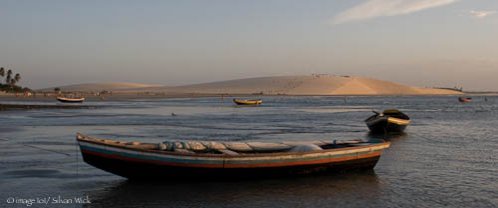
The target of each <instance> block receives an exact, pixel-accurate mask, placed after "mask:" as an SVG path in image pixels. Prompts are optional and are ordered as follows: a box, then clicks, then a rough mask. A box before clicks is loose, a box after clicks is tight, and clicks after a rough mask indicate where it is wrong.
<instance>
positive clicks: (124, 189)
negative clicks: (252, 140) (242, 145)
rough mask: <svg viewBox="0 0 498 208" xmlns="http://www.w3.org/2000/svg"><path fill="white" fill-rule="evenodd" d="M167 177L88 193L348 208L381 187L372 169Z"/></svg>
mask: <svg viewBox="0 0 498 208" xmlns="http://www.w3.org/2000/svg"><path fill="white" fill-rule="evenodd" d="M165 181H166V183H164V182H158V183H144V182H133V181H128V180H116V181H114V182H113V183H111V184H109V185H108V186H107V187H106V188H104V189H102V190H101V191H97V192H95V191H91V192H89V193H88V195H89V197H90V199H91V200H92V204H91V205H90V206H89V207H94V205H98V206H102V207H109V206H118V207H122V206H132V207H135V206H145V207H165V206H167V207H199V206H202V207H206V206H207V207H260V206H265V207H270V206H271V207H296V206H307V205H309V206H318V207H341V206H342V207H344V206H351V205H352V204H351V203H353V204H354V203H358V204H363V205H365V202H368V204H371V205H372V206H374V205H375V204H378V202H377V200H378V198H379V196H378V195H379V193H380V191H379V189H380V188H379V186H382V184H381V183H380V180H379V178H378V177H377V175H376V174H375V172H374V171H373V170H371V171H366V172H358V173H348V174H334V175H319V176H314V177H297V178H284V179H267V180H254V181H239V182H200V183H199V182H195V183H194V182H189V181H169V182H168V179H167V178H166V179H165ZM345 202H348V204H344V203H345Z"/></svg>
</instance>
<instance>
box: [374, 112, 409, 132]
mask: <svg viewBox="0 0 498 208" xmlns="http://www.w3.org/2000/svg"><path fill="white" fill-rule="evenodd" d="M374 113H375V115H373V116H370V117H369V118H367V119H366V120H365V123H366V124H367V126H368V128H369V129H370V131H371V132H373V133H390V132H403V131H404V130H405V129H406V127H407V126H408V124H410V117H408V116H407V115H406V114H404V113H402V112H401V111H399V110H396V109H390V110H385V111H384V112H382V113H379V112H375V111H374Z"/></svg>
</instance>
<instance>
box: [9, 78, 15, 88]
mask: <svg viewBox="0 0 498 208" xmlns="http://www.w3.org/2000/svg"><path fill="white" fill-rule="evenodd" d="M16 83H17V81H16V79H15V78H12V79H10V87H13V86H15V85H16Z"/></svg>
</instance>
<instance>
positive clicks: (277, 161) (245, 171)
mask: <svg viewBox="0 0 498 208" xmlns="http://www.w3.org/2000/svg"><path fill="white" fill-rule="evenodd" d="M79 144H80V149H81V153H82V156H83V160H84V161H85V162H86V163H88V164H90V165H92V166H94V167H96V168H99V169H102V170H104V171H107V172H110V173H113V174H116V175H119V176H122V177H125V178H128V179H134V180H172V179H179V178H180V179H189V180H227V179H229V180H230V179H250V178H271V177H285V176H295V175H304V174H318V173H336V172H343V171H350V170H366V169H372V168H374V166H375V165H376V163H377V161H378V159H379V157H380V155H381V154H382V151H383V149H385V148H387V147H388V146H389V143H383V144H378V145H370V146H368V147H361V148H345V149H344V150H337V151H323V153H321V152H318V153H317V152H312V153H297V154H292V155H290V154H282V155H277V156H268V155H266V156H254V157H230V156H218V157H208V156H185V155H177V154H176V155H175V154H165V153H161V154H159V153H154V152H149V151H135V150H130V149H123V148H117V147H112V146H105V145H100V144H95V143H91V142H86V141H79Z"/></svg>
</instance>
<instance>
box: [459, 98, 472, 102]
mask: <svg viewBox="0 0 498 208" xmlns="http://www.w3.org/2000/svg"><path fill="white" fill-rule="evenodd" d="M458 101H460V102H461V103H468V102H470V101H472V98H471V97H459V98H458Z"/></svg>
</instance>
